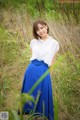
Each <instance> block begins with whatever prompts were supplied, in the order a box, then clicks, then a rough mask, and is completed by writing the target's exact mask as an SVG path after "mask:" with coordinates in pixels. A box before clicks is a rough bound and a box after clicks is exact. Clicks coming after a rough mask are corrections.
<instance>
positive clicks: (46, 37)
mask: <svg viewBox="0 0 80 120" xmlns="http://www.w3.org/2000/svg"><path fill="white" fill-rule="evenodd" d="M48 38H49V35H48V34H47V35H46V36H45V37H42V38H41V40H46V39H48Z"/></svg>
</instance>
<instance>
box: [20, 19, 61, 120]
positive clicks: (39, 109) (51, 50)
mask: <svg viewBox="0 0 80 120" xmlns="http://www.w3.org/2000/svg"><path fill="white" fill-rule="evenodd" d="M33 36H34V39H33V40H32V41H31V43H30V48H31V51H32V57H31V58H30V64H29V65H28V67H27V69H26V71H25V74H24V79H23V84H22V90H21V93H28V92H29V90H30V89H31V88H32V86H33V85H34V84H35V83H36V81H37V80H38V79H39V78H40V77H41V76H42V75H43V74H44V73H45V72H46V71H47V70H48V68H49V67H50V66H51V65H52V64H53V62H54V56H55V54H56V53H57V51H58V50H59V43H58V41H56V40H55V39H54V38H52V37H51V36H49V27H48V25H47V23H46V22H45V21H42V20H38V21H36V22H34V23H33ZM38 92H40V97H39V101H38V103H37V106H36V110H35V113H36V114H37V113H42V114H43V109H44V116H46V117H47V118H48V120H54V109H53V96H52V86H51V77H50V73H49V74H48V75H47V76H46V77H45V78H44V80H43V81H42V82H41V83H40V84H39V85H38V86H37V87H36V88H35V90H34V91H33V92H32V96H33V97H34V99H35V100H36V97H37V95H38ZM43 105H44V108H43ZM33 109H34V104H33V103H32V104H31V105H29V104H28V103H26V104H25V105H24V109H23V112H24V113H25V114H27V113H30V110H33Z"/></svg>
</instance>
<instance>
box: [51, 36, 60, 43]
mask: <svg viewBox="0 0 80 120" xmlns="http://www.w3.org/2000/svg"><path fill="white" fill-rule="evenodd" d="M50 41H51V42H52V43H53V44H59V42H58V41H57V40H56V39H55V38H53V37H52V36H50Z"/></svg>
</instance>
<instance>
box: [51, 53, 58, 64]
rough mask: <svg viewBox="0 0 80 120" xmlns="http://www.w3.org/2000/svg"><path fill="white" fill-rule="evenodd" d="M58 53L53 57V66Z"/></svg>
mask: <svg viewBox="0 0 80 120" xmlns="http://www.w3.org/2000/svg"><path fill="white" fill-rule="evenodd" d="M57 53H58V52H57ZM57 53H56V54H55V56H54V57H53V59H52V63H51V66H52V65H54V63H55V61H56V57H57Z"/></svg>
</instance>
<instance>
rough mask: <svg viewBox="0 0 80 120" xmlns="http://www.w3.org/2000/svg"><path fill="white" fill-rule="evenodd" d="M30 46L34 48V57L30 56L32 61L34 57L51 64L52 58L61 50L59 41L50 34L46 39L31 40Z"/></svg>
mask: <svg viewBox="0 0 80 120" xmlns="http://www.w3.org/2000/svg"><path fill="white" fill-rule="evenodd" d="M30 47H31V48H32V57H31V58H30V61H31V60H34V59H37V60H39V61H41V60H43V61H44V63H46V64H48V66H51V63H52V59H53V57H54V56H55V54H56V52H57V51H58V50H59V43H58V41H56V40H55V39H54V38H52V37H51V36H49V37H48V39H46V40H42V39H38V40H36V39H33V40H31V42H30Z"/></svg>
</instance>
